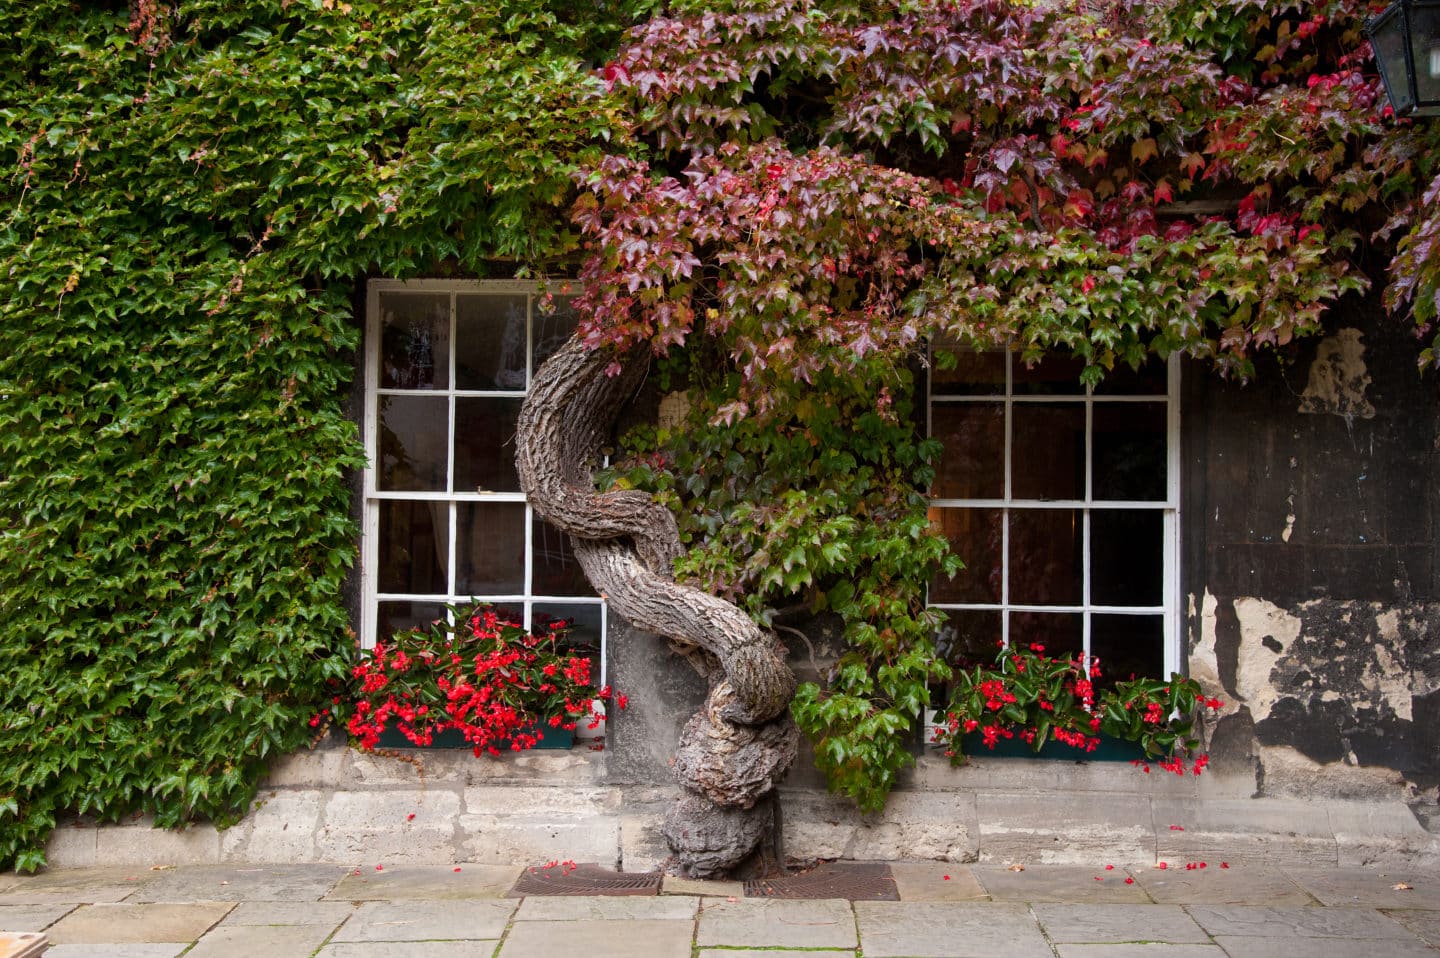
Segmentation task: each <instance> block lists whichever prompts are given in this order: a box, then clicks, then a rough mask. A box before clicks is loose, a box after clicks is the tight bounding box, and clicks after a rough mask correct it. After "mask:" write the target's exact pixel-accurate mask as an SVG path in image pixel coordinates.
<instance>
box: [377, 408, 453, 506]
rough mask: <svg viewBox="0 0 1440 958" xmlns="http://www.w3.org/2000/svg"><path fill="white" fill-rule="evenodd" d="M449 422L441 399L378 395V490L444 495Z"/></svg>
mask: <svg viewBox="0 0 1440 958" xmlns="http://www.w3.org/2000/svg"><path fill="white" fill-rule="evenodd" d="M449 419H450V412H449V400H448V399H446V398H445V397H443V396H381V397H380V476H379V488H381V489H384V490H387V491H390V490H397V491H404V492H444V491H445V472H446V468H445V466H446V450H445V444H446V438H445V433H446V429H447V428H448V423H449Z"/></svg>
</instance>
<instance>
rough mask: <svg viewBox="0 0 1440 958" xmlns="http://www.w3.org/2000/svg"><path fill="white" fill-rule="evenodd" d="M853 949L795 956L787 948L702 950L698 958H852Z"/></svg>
mask: <svg viewBox="0 0 1440 958" xmlns="http://www.w3.org/2000/svg"><path fill="white" fill-rule="evenodd" d="M854 955H855V949H854V948H846V949H844V950H837V949H834V948H807V949H805V950H804V951H802V952H800V953H799V954H796V953H795V952H794V951H793V950H790V949H788V948H740V949H735V948H702V949H700V958H827V956H828V958H842V956H848V958H854Z"/></svg>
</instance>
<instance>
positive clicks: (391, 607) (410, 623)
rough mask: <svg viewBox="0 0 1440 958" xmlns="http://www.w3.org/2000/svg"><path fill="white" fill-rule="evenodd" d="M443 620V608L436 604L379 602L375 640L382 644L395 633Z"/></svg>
mask: <svg viewBox="0 0 1440 958" xmlns="http://www.w3.org/2000/svg"><path fill="white" fill-rule="evenodd" d="M443 618H445V607H444V606H443V605H441V604H440V603H438V602H396V601H390V602H381V603H380V608H379V614H378V615H377V616H376V617H375V638H376V639H377V640H378V641H381V642H384V641H385V640H386V639H388V638H390V637H391V636H392V635H394V634H395V633H396V632H407V631H409V630H410V629H415V628H424V627H426V626H428V625H430V623H432V622H434V621H436V620H437V619H443Z"/></svg>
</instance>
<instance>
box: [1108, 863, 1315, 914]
mask: <svg viewBox="0 0 1440 958" xmlns="http://www.w3.org/2000/svg"><path fill="white" fill-rule="evenodd" d="M1132 873H1133V874H1134V876H1135V882H1136V884H1137V885H1138V886H1140V887H1142V888H1144V890H1145V894H1147V895H1149V896H1150V897H1151V899H1153V900H1154V901H1156V902H1159V903H1161V904H1168V905H1217V904H1226V905H1313V904H1315V899H1314V898H1313V897H1312V896H1311V895H1310V894H1309V893H1308V892H1306V891H1305V890H1304V889H1302V888H1301V887H1300V886H1299V885H1297V884H1296V883H1295V882H1293V881H1291V880H1290V879H1289V877H1287V876H1286V874H1285V873H1284V872H1281V871H1277V870H1275V869H1268V868H1255V867H1249V866H1240V867H1234V868H1228V869H1227V868H1220V867H1217V866H1216V865H1213V864H1212V865H1211V866H1210V867H1209V868H1206V869H1203V870H1196V871H1187V870H1185V869H1183V868H1180V869H1176V868H1169V869H1165V870H1163V871H1162V870H1160V869H1158V868H1152V869H1136V870H1134V871H1133V872H1132Z"/></svg>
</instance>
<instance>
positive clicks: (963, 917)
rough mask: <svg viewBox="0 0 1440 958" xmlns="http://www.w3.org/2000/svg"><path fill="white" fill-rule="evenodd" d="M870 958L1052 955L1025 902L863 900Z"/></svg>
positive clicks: (863, 941)
mask: <svg viewBox="0 0 1440 958" xmlns="http://www.w3.org/2000/svg"><path fill="white" fill-rule="evenodd" d="M855 914H856V917H857V918H858V919H859V925H860V947H861V949H862V951H863V952H864V954H865V958H900V956H911V955H926V956H927V958H994V956H996V955H1004V956H1005V958H1051V956H1052V954H1053V953H1052V952H1051V950H1050V945H1049V944H1048V943H1046V941H1045V938H1044V936H1043V935H1041V934H1040V927H1039V926H1038V925H1037V924H1036V923H1035V919H1034V918H1032V917H1031V916H1030V913H1029V910H1028V909H1027V908H1026V907H1025V906H1024V905H1022V904H1013V903H1008V902H954V903H952V902H893V901H858V902H856V903H855Z"/></svg>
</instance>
